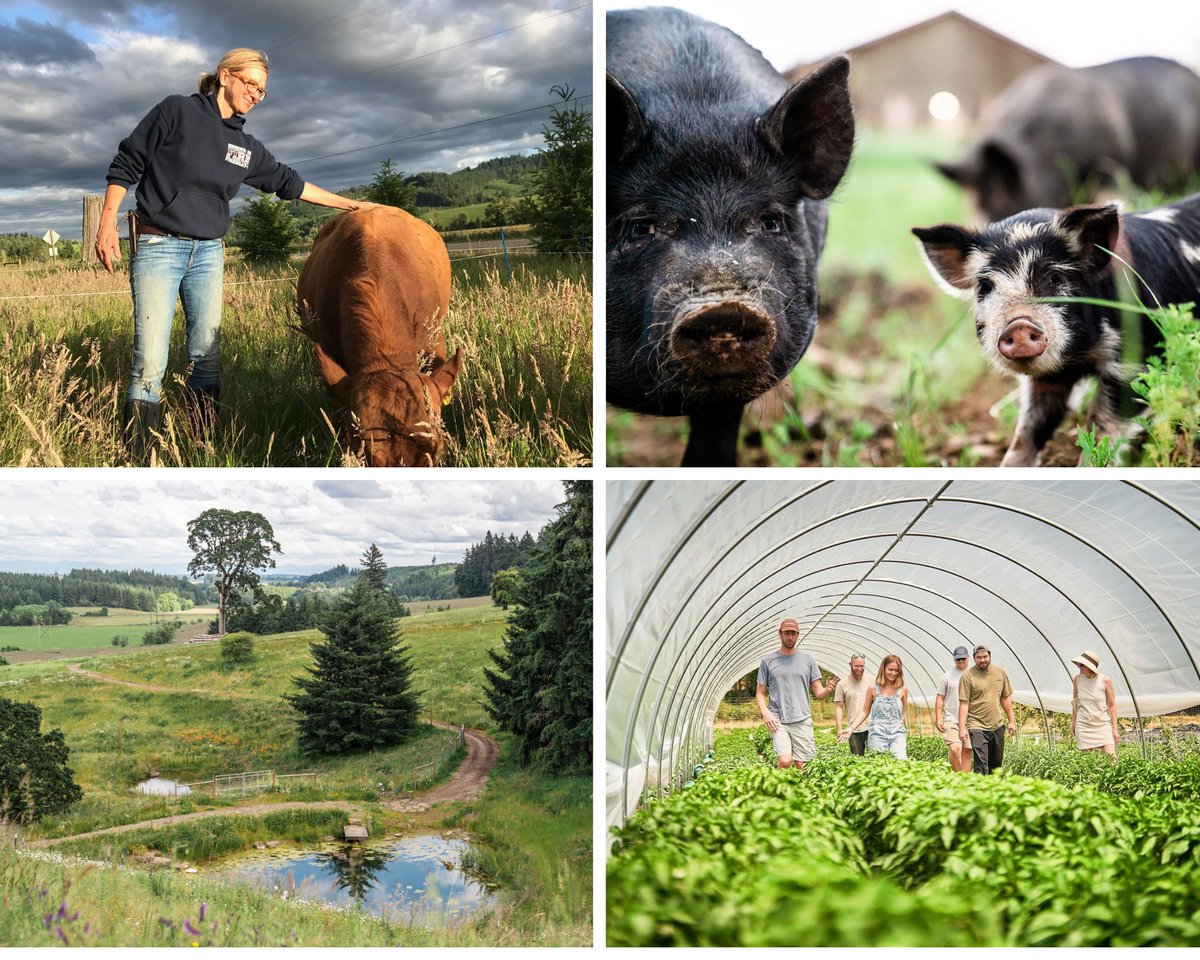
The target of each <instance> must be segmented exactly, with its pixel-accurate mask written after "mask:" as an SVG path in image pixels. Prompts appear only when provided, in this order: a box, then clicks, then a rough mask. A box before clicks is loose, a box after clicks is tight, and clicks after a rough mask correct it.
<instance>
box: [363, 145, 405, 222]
mask: <svg viewBox="0 0 1200 960" xmlns="http://www.w3.org/2000/svg"><path fill="white" fill-rule="evenodd" d="M367 199H368V200H370V201H371V202H372V203H386V204H387V205H388V206H389V207H402V208H403V209H405V210H411V209H412V208H413V207H414V206H416V202H417V187H416V185H415V184H412V183H409V182H407V181H406V180H405V178H404V171H403V170H393V169H392V158H391V157H388V158H387V159H386V160H384V161H383V162H382V163H381V164H380V165H379V172H378V173H376V174H375V179H374V180H372V181H371V185H370V186H369V187H367Z"/></svg>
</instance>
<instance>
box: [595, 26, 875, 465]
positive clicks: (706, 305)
mask: <svg viewBox="0 0 1200 960" xmlns="http://www.w3.org/2000/svg"><path fill="white" fill-rule="evenodd" d="M607 23H608V94H607V97H608V99H607V103H608V134H607V139H608V145H607V148H608V289H607V298H606V314H607V325H608V328H607V343H608V374H607V385H608V400H609V401H610V402H611V403H614V404H617V405H618V406H622V407H626V408H628V409H630V410H636V411H639V412H641V413H651V414H660V415H666V416H679V415H681V414H686V415H687V416H688V417H689V418H690V421H691V436H690V438H689V442H688V446H687V452H686V453H685V454H684V458H683V464H684V466H705V465H715V466H726V465H727V466H733V465H734V463H735V460H736V451H737V437H738V425H739V422H740V420H741V415H742V408H743V407H744V406H745V404H746V403H747V402H748V401H750V400H753V399H754V398H755V397H757V396H759V395H760V394H762V393H763V392H765V391H766V390H768V389H770V388H771V387H773V386H774V385H775V384H777V383H778V382H779V381H780V380H781V379H782V378H783V377H785V376H786V375H787V374H788V371H790V370H791V369H792V367H794V366H795V365H796V363H797V361H799V359H800V357H801V356H802V355H803V354H804V351H805V350H806V349H808V345H809V342H810V341H811V339H812V336H813V331H814V330H815V328H816V324H817V261H818V259H819V257H820V254H821V249H822V246H823V245H824V241H825V221H826V206H827V204H826V201H825V198H826V197H828V196H829V195H830V193H832V192H833V189H834V187H836V186H837V184H838V181H839V180H840V179H841V178H842V174H843V173H844V172H845V169H846V164H847V162H848V161H849V159H850V149H851V147H852V145H853V141H854V117H853V114H852V112H851V107H850V96H849V91H848V90H847V86H846V78H847V73H848V70H849V64H848V61H847V60H846V58H845V57H836V58H834V59H832V60H829V61H826V62H825V63H823V64H821V65H820V66H818V67H817V68H816V69H815V70H814V71H813V72H812V73H810V74H809V75H808V76H807V77H805V78H804V79H802V80H801V81H799V82H798V83H796V84H795V85H794V86H792V87H790V88H789V87H788V85H787V83H786V82H785V81H784V79H783V78H782V77H781V76H780V75H779V74H778V73H777V72H776V71H775V70H774V68H772V67H771V65H770V64H769V63H768V62H767V61H766V59H765V58H764V57H763V56H762V55H761V54H760V53H759V52H758V51H757V50H755V49H753V48H752V47H750V46H749V45H748V44H747V43H746V42H745V41H743V40H742V39H741V38H740V37H739V36H737V35H736V34H735V33H733V32H731V31H729V30H727V29H725V28H724V27H720V26H717V25H716V24H714V23H710V22H708V21H706V20H701V19H700V18H698V17H694V16H692V15H690V14H687V13H684V12H683V11H681V10H675V9H671V8H668V7H656V8H653V9H647V10H627V11H615V12H610V13H609V14H608V19H607Z"/></svg>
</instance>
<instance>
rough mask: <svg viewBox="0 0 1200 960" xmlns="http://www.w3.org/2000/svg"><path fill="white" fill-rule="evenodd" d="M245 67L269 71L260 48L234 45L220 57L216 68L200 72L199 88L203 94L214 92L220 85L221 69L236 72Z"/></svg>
mask: <svg viewBox="0 0 1200 960" xmlns="http://www.w3.org/2000/svg"><path fill="white" fill-rule="evenodd" d="M246 67H262V70H263V72H264V73H268V72H269V68H268V67H267V55H266V54H265V53H264V52H263V51H262V50H251V49H250V48H249V47H236V48H235V49H233V50H230V51H229V52H228V53H226V54H225V56H223V57H222V58H221V62H220V63H218V64H217V68H216V69H215V70H213V72H212V73H202V74H200V86H199V90H200V92H201V93H202V94H204V95H205V96H208V95H209V94H210V93H216V92H217V90H218V89H219V88H220V86H221V71H222V70H228V71H230V72H231V73H237V72H238V71H239V70H245V69H246Z"/></svg>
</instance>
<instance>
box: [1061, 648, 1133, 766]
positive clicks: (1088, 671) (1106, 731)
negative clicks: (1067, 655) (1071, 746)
mask: <svg viewBox="0 0 1200 960" xmlns="http://www.w3.org/2000/svg"><path fill="white" fill-rule="evenodd" d="M1071 662H1072V663H1074V664H1076V665H1077V666H1078V667H1079V673H1077V674H1076V675H1075V680H1074V682H1073V684H1072V686H1071V729H1072V730H1073V731H1074V733H1075V745H1076V746H1077V747H1079V749H1080V750H1083V751H1084V752H1087V751H1089V750H1100V751H1102V752H1104V753H1106V754H1107V755H1108V756H1109V758H1110V759H1111V760H1112V762H1113V763H1116V762H1117V743H1118V742H1119V741H1120V739H1121V734H1120V731H1119V730H1118V729H1117V694H1116V691H1115V690H1114V689H1113V682H1112V677H1109V676H1105V675H1104V674H1102V673H1101V672H1100V658H1099V657H1097V656H1096V654H1094V653H1093V652H1092V651H1091V650H1085V651H1083V653H1081V654H1080V655H1079V656H1077V657H1073V658H1072V659H1071Z"/></svg>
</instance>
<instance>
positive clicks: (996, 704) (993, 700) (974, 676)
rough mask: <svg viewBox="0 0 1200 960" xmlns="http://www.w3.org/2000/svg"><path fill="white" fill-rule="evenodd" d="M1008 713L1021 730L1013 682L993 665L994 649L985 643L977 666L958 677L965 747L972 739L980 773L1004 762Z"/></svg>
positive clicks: (974, 765)
mask: <svg viewBox="0 0 1200 960" xmlns="http://www.w3.org/2000/svg"><path fill="white" fill-rule="evenodd" d="M1001 710H1003V711H1004V713H1003V715H1002V714H1001V712H1000V711H1001ZM1005 717H1007V718H1008V733H1009V735H1010V736H1012V735H1013V734H1015V733H1016V732H1017V724H1016V720H1015V719H1014V717H1013V705H1012V683H1010V682H1009V679H1008V674H1007V673H1005V672H1004V670H1003V669H1001V668H1000V667H993V666H992V651H991V650H990V649H989V648H988V647H986V646H984V645H983V644H982V643H981V644H980V645H979V646H977V647H976V648H975V666H973V667H971V669H969V670H966V671H964V672H963V675H962V679H961V680H959V681H958V733H959V737H960V738H961V740H962V742H963V746H964V747H965V746H966V745H967V744H968V742H969V743H970V746H971V753H972V755H973V762H972V764H971V769H972V770H974V771H975V772H976V773H991V772H992V771H993V770H995V769H997V768H998V767H999V766H1000V765H1001V764H1002V763H1003V762H1004V719H1005Z"/></svg>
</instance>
